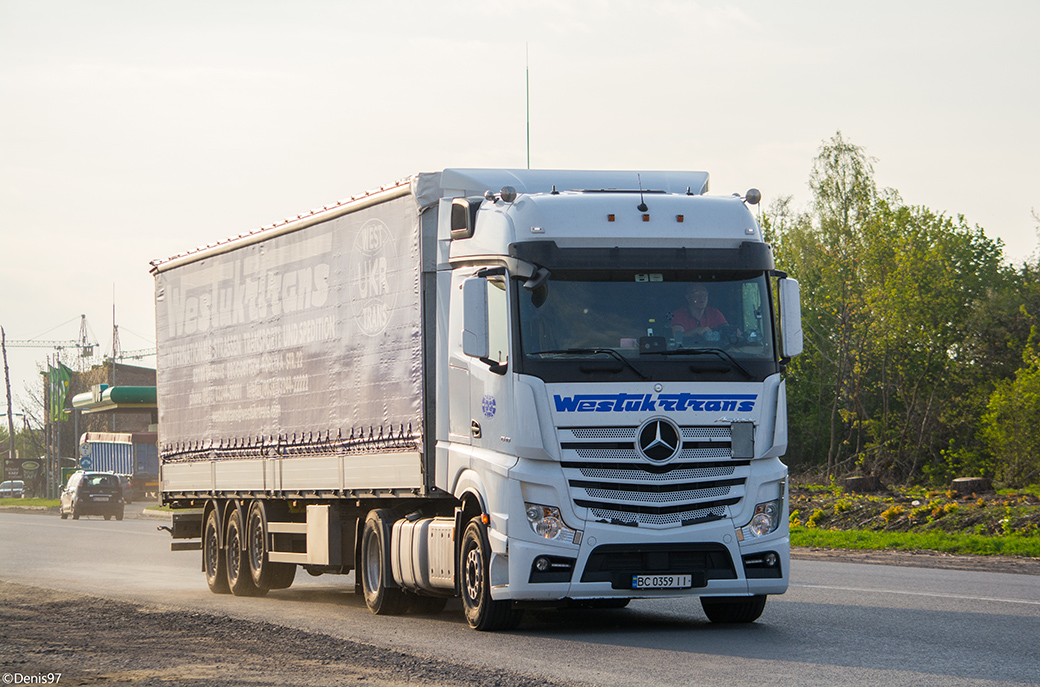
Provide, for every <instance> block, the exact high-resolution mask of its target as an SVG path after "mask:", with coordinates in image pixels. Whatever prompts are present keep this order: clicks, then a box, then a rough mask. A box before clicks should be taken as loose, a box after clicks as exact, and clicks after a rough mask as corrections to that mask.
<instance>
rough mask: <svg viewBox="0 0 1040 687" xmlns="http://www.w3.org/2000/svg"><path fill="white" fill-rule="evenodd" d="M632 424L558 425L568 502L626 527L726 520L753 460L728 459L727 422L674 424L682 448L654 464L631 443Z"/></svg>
mask: <svg viewBox="0 0 1040 687" xmlns="http://www.w3.org/2000/svg"><path fill="white" fill-rule="evenodd" d="M638 429H639V428H638V427H566V428H561V429H559V430H558V431H557V436H558V438H559V441H560V449H561V456H562V462H561V467H562V468H563V471H564V475H565V477H566V478H567V481H568V486H569V487H570V493H571V499H572V501H573V502H574V505H575V506H577V507H579V508H585V509H588V510H587V513H588V515H587V517H589V518H590V519H593V520H597V521H600V522H609V523H614V524H618V525H625V526H633V525H638V526H648V527H656V528H667V527H681V526H689V525H693V524H698V523H704V522H711V521H714V520H719V519H721V518H725V517H726V516H727V514H728V507H729V506H734V505H737V504H739V503H740V502H741V501H743V499H744V498H745V496H746V484H747V480H748V478H749V476H750V473H751V467H750V465H751V462H750V461H749V460H746V459H734V458H733V457H732V447H731V434H730V427H729V426H728V425H726V426H686V427H683V426H680V427H679V432H680V434H681V436H682V441H683V444H684V445H683V447H682V449H681V450H680V451H679V453H678V455H676V456H675V457H674V458H673V459H672V460H671V461H669V462H667V463H663V464H658V463H653V462H651V461H649V460H646V459H645V458H643V457H642V456H641V455H640V453H639V451H638V450H637V449H636V440H637V438H638V437H637V434H638Z"/></svg>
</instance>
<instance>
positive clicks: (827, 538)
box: [791, 525, 1040, 558]
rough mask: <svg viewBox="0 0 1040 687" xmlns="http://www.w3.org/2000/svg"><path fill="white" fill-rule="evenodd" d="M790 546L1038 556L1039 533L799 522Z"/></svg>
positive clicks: (793, 529)
mask: <svg viewBox="0 0 1040 687" xmlns="http://www.w3.org/2000/svg"><path fill="white" fill-rule="evenodd" d="M791 546H817V547H821V548H828V549H881V550H884V549H895V550H902V551H913V550H920V549H927V550H931V551H942V552H944V553H960V554H975V555H983V556H995V555H1000V556H1028V557H1031V558H1038V557H1040V537H1037V536H1035V535H1033V536H1028V535H1020V534H1009V535H998V536H993V535H979V534H959V533H950V532H942V531H934V530H933V531H925V532H878V531H873V530H823V529H816V528H810V527H804V526H801V525H798V526H792V527H791Z"/></svg>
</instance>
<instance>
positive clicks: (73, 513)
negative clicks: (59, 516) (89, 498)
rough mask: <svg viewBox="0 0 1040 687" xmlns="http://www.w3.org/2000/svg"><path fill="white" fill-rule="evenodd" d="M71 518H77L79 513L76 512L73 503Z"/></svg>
mask: <svg viewBox="0 0 1040 687" xmlns="http://www.w3.org/2000/svg"><path fill="white" fill-rule="evenodd" d="M72 519H73V520H79V513H77V512H76V505H75V504H73V506H72Z"/></svg>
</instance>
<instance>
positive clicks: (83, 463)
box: [79, 456, 94, 470]
mask: <svg viewBox="0 0 1040 687" xmlns="http://www.w3.org/2000/svg"><path fill="white" fill-rule="evenodd" d="M92 465H94V461H92V460H91V459H90V457H89V456H84V457H82V458H80V459H79V466H80V467H81V468H83V469H84V470H89V469H90V468H91V466H92Z"/></svg>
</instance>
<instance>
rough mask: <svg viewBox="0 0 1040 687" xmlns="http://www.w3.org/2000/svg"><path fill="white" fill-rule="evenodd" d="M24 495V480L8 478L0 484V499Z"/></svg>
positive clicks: (18, 497) (17, 497)
mask: <svg viewBox="0 0 1040 687" xmlns="http://www.w3.org/2000/svg"><path fill="white" fill-rule="evenodd" d="M23 496H25V482H23V481H22V480H20V479H9V480H7V481H6V482H4V483H2V484H0V499H20V498H22V497H23Z"/></svg>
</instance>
